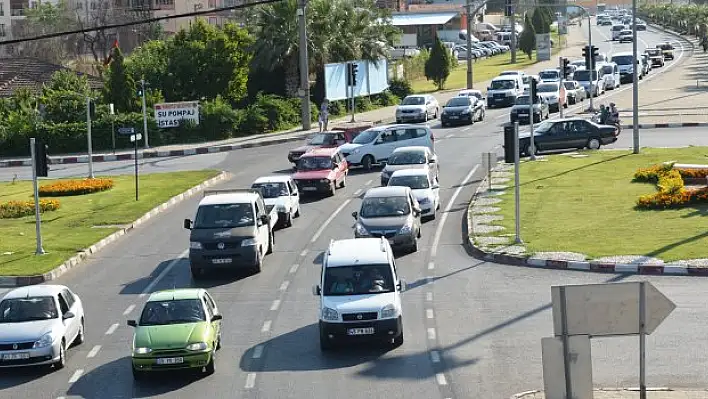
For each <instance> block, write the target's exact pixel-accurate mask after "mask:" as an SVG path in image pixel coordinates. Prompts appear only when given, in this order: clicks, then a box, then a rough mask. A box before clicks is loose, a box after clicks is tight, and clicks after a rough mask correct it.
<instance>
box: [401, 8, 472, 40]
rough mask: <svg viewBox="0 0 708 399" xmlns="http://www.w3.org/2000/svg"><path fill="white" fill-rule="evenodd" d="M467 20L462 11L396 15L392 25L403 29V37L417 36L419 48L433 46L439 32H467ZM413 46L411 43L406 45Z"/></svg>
mask: <svg viewBox="0 0 708 399" xmlns="http://www.w3.org/2000/svg"><path fill="white" fill-rule="evenodd" d="M466 23H467V20H466V18H465V16H464V14H463V13H462V12H460V11H448V12H436V13H433V12H426V13H422V12H420V13H414V12H406V13H394V14H393V15H392V16H391V25H393V26H396V27H398V28H399V29H401V31H402V33H403V37H404V38H405V37H407V36H408V37H410V35H416V36H415V37H416V42H417V43H416V46H417V47H421V48H422V47H428V46H430V45H432V44H433V43H434V41H435V38H436V37H438V32H439V31H443V30H444V31H456V32H459V31H460V30H466V29H467V28H466V26H465V24H466ZM404 45H406V46H411V45H410V42H408V43H406V44H404Z"/></svg>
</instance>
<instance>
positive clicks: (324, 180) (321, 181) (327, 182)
mask: <svg viewBox="0 0 708 399" xmlns="http://www.w3.org/2000/svg"><path fill="white" fill-rule="evenodd" d="M320 183H324V184H329V179H320Z"/></svg>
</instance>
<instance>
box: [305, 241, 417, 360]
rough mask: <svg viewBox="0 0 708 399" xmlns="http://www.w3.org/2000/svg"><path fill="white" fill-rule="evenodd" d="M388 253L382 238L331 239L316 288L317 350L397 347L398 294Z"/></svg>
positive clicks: (400, 328)
mask: <svg viewBox="0 0 708 399" xmlns="http://www.w3.org/2000/svg"><path fill="white" fill-rule="evenodd" d="M405 289H406V282H405V281H404V280H402V279H400V278H399V276H398V272H397V270H396V260H395V259H394V256H393V250H392V249H391V245H390V244H389V243H388V240H386V238H383V237H381V238H353V239H348V240H337V241H335V240H332V241H331V242H330V244H329V248H327V251H326V252H325V253H324V256H323V260H322V272H321V276H320V281H319V284H318V285H316V286H315V287H313V290H312V291H313V294H315V295H316V296H319V297H320V306H319V330H320V348H321V349H322V351H327V350H330V349H332V348H333V347H335V346H336V345H340V344H344V343H350V342H361V341H378V342H386V343H389V344H390V345H392V346H394V347H398V346H401V345H403V306H402V304H401V293H402V292H403V291H405Z"/></svg>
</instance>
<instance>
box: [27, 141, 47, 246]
mask: <svg viewBox="0 0 708 399" xmlns="http://www.w3.org/2000/svg"><path fill="white" fill-rule="evenodd" d="M40 145H44V143H41V144H40ZM30 154H31V155H32V187H33V189H34V230H35V236H36V240H37V248H36V249H35V252H34V253H35V255H44V254H45V252H44V248H43V246H42V217H41V216H40V206H39V184H38V183H37V178H38V176H37V175H38V173H37V164H38V163H41V162H44V164H45V165H46V162H47V160H46V158H45V159H37V158H38V157H37V155H38V154H37V140H36V139H35V138H34V137H32V138H30ZM42 156H45V155H42ZM44 175H45V176H46V174H44Z"/></svg>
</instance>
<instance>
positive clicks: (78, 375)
mask: <svg viewBox="0 0 708 399" xmlns="http://www.w3.org/2000/svg"><path fill="white" fill-rule="evenodd" d="M83 374H84V369H78V370H76V371H74V374H72V375H71V378H69V384H73V383H75V382H76V381H78V380H79V378H81V376H82V375H83Z"/></svg>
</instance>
